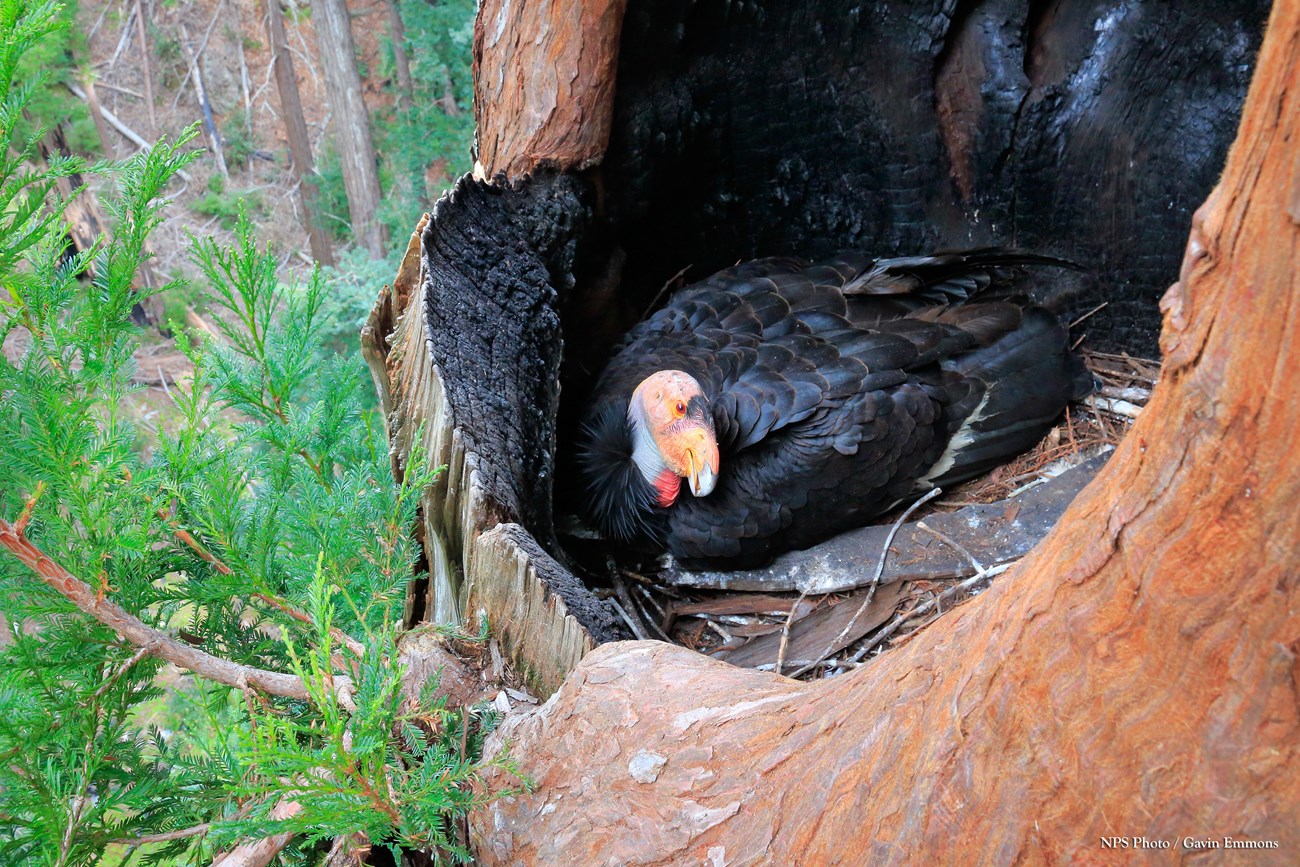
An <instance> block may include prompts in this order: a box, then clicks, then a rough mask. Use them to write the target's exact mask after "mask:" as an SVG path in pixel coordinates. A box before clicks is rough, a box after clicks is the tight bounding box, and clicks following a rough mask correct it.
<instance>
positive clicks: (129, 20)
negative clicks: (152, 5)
mask: <svg viewBox="0 0 1300 867" xmlns="http://www.w3.org/2000/svg"><path fill="white" fill-rule="evenodd" d="M134 23H135V7H134V6H132V7H131V9H130V11H129V12H127V13H126V25H125V26H124V27H123V28H122V35H121V37H120V38H119V39H118V40H117V50H116V51H114V52H113V59H112V60H110V61H108V68H109V69H112V68H113V67H114V66H116V65H117V59H118V58H119V57H121V56H122V51H123V49H125V48H126V43H127V40H129V39H130V38H131V25H132V24H134Z"/></svg>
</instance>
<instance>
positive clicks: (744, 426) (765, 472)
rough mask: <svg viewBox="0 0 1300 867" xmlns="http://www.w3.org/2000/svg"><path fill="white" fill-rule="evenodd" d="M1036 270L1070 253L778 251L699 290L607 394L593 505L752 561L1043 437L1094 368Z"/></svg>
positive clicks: (635, 526)
mask: <svg viewBox="0 0 1300 867" xmlns="http://www.w3.org/2000/svg"><path fill="white" fill-rule="evenodd" d="M1022 264H1056V265H1060V264H1064V263H1060V262H1058V261H1056V260H1049V259H1044V258H1041V257H1034V256H1027V255H1022V254H1015V253H1009V252H1002V251H993V250H988V251H975V252H971V253H966V254H951V255H941V256H930V257H915V258H908V259H888V260H880V261H873V260H871V259H869V258H866V257H861V256H842V257H839V258H837V259H835V260H832V261H830V262H826V263H821V264H818V265H813V266H808V265H806V264H804V263H802V262H800V261H798V260H794V259H762V260H756V261H753V262H748V263H745V264H743V265H739V266H737V267H734V268H730V269H728V270H726V271H722V272H720V273H718V274H715V275H714V276H712V277H710V278H709V279H707V280H704V281H703V282H700V283H697V284H694V285H692V286H688V287H686V288H685V289H682V290H681V291H679V292H678V293H677V294H676V295H675V296H674V297H673V298H672V299H671V300H670V302H669V303H668V305H667V306H666V307H665V308H663V309H662V310H660V311H658V312H657V313H655V314H654V315H653V316H651V317H650V318H649V319H647V320H646V321H644V322H642V323H641V324H639V325H637V326H636V327H635V328H634V329H633V330H632V331H631V332H630V333H629V334H628V335H627V337H626V339H625V341H624V344H623V346H622V348H621V349H620V350H619V351H618V353H617V354H616V355H615V357H614V358H613V359H612V360H611V361H610V363H609V365H608V366H607V368H606V369H605V371H604V373H603V374H602V375H601V377H600V380H599V382H598V383H597V386H596V388H595V390H594V394H593V397H592V400H591V403H590V410H589V412H588V414H587V417H586V421H585V423H584V426H583V441H582V443H581V445H580V448H581V462H582V467H583V472H584V475H585V483H586V486H587V491H588V502H589V511H590V514H591V517H592V518H593V519H594V520H595V522H596V523H597V525H598V526H599V527H600V528H601V529H602V531H603V532H604V533H605V534H606V535H607V536H609V537H610V538H613V539H615V540H618V541H620V542H624V543H629V544H633V545H636V546H639V547H646V546H654V547H662V548H664V549H666V550H668V551H669V552H670V553H672V554H673V555H674V556H675V557H676V558H678V560H680V561H681V562H682V563H683V564H684V565H686V566H688V567H691V566H697V567H703V566H705V565H709V566H717V565H722V564H725V565H727V566H730V567H732V568H747V567H754V566H759V565H763V564H764V563H766V562H767V561H768V560H770V559H771V558H772V557H774V556H776V555H777V554H779V553H781V552H783V551H786V550H789V549H792V548H803V547H807V546H809V545H812V544H814V543H816V542H818V541H820V540H822V539H825V538H826V537H828V536H830V535H833V534H835V533H838V532H840V531H843V530H845V529H848V528H851V527H855V526H859V525H861V524H863V523H865V522H867V521H869V520H870V519H871V518H873V517H875V516H877V515H879V514H880V513H881V512H883V511H886V510H888V509H889V508H890V507H891V506H893V505H894V504H895V503H897V502H898V501H899V500H900V499H903V498H906V497H908V496H909V495H911V494H913V493H914V492H915V491H917V490H918V489H921V488H927V487H931V486H934V485H947V484H952V483H954V482H956V481H960V480H962V479H966V478H970V477H972V476H974V475H977V474H979V473H981V472H984V471H986V470H988V469H990V468H992V467H993V466H996V465H997V464H999V463H1001V462H1004V461H1006V460H1007V459H1009V458H1011V457H1013V456H1014V455H1016V454H1017V453H1019V452H1021V451H1023V450H1025V449H1027V448H1028V447H1030V446H1032V445H1033V444H1034V443H1035V442H1037V441H1038V440H1039V439H1040V438H1041V437H1042V436H1043V434H1044V433H1046V431H1047V430H1048V429H1049V428H1050V426H1051V425H1052V424H1053V423H1054V421H1055V420H1056V418H1057V417H1058V416H1059V415H1060V413H1061V411H1062V409H1063V408H1064V407H1065V405H1066V403H1067V402H1068V401H1069V400H1070V399H1071V398H1072V397H1075V396H1079V395H1081V394H1083V393H1086V391H1087V390H1088V388H1089V387H1090V380H1089V378H1088V377H1087V375H1086V373H1085V371H1084V370H1083V367H1082V365H1081V363H1080V362H1079V360H1078V359H1077V358H1076V357H1074V356H1073V355H1071V353H1070V352H1069V348H1068V343H1067V336H1066V330H1065V328H1064V327H1063V326H1062V325H1061V323H1060V322H1059V321H1058V320H1057V318H1056V317H1055V315H1053V314H1052V313H1050V312H1048V311H1047V310H1044V309H1042V308H1038V307H1032V306H1024V305H1022V304H1020V303H1016V302H1014V301H1009V300H1005V299H1006V298H1007V297H1013V296H1008V295H1006V294H1005V293H1001V291H1000V290H1001V283H1002V278H1003V277H1005V276H1006V275H1007V274H1008V273H1009V272H1008V268H1009V267H1010V266H1015V265H1022ZM994 299H1000V300H994ZM665 371H669V372H674V373H672V374H671V375H667V376H665V375H663V372H665ZM677 372H680V373H682V374H685V376H677ZM651 377H654V378H653V379H648V378H651ZM643 384H645V385H644V386H643ZM639 387H640V388H639ZM661 416H662V418H661V420H660V421H655V419H660V417H661ZM701 431H707V432H709V433H710V434H711V435H712V436H714V437H715V438H716V452H715V454H714V455H713V460H712V462H710V460H708V456H707V455H705V454H704V453H703V452H702V451H701V449H702V448H704V447H702V446H700V445H699V442H700V438H702V437H703V436H704V434H703V433H701ZM686 435H690V436H694V437H695V438H696V439H695V440H693V441H692V442H693V443H694V444H693V445H689V446H688V445H681V444H680V443H678V444H676V445H675V444H674V443H675V441H676V438H677V437H679V436H686ZM674 450H676V451H674ZM677 452H680V453H681V455H684V457H683V456H681V455H677V456H674V455H676V454H677ZM674 467H678V469H676V470H674V469H673V468H674ZM674 473H676V475H674ZM683 480H685V481H688V482H689V484H685V483H681V484H679V482H682V481H683Z"/></svg>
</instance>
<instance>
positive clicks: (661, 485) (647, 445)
mask: <svg viewBox="0 0 1300 867" xmlns="http://www.w3.org/2000/svg"><path fill="white" fill-rule="evenodd" d="M627 425H628V431H629V435H630V437H631V440H632V463H633V464H635V465H636V468H637V472H638V473H639V474H640V476H641V479H642V481H644V482H646V483H647V484H648V485H650V486H651V487H652V488H654V491H655V505H657V506H660V507H661V508H664V509H666V508H668V507H669V506H671V505H672V504H673V503H675V502H676V501H677V495H678V494H679V493H681V489H682V478H681V476H679V475H677V474H676V473H674V472H673V471H672V470H670V469H668V465H667V464H665V463H664V458H663V454H662V453H661V452H660V451H659V447H658V446H657V445H655V441H654V437H652V436H651V435H650V431H649V430H647V429H646V425H645V420H644V419H643V418H642V417H641V416H640V415H639V414H638V413H636V412H635V411H633V410H629V411H628V414H627Z"/></svg>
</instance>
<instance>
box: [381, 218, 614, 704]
mask: <svg viewBox="0 0 1300 867" xmlns="http://www.w3.org/2000/svg"><path fill="white" fill-rule="evenodd" d="M429 219H430V217H429V215H428V214H426V215H425V216H424V217H423V218H422V219H421V220H420V222H419V225H418V226H417V227H416V229H415V231H414V232H413V233H412V235H411V240H410V243H409V244H408V245H407V249H406V254H405V256H404V257H403V259H402V263H401V265H400V267H399V268H398V272H397V276H396V277H394V279H393V283H392V286H391V287H388V286H386V287H384V289H383V290H382V291H381V292H380V294H379V297H378V299H377V300H376V302H375V305H374V307H373V308H372V310H371V312H370V316H369V317H368V319H367V320H366V324H365V326H364V328H363V329H362V336H361V343H362V353H363V355H364V357H365V359H366V362H367V364H368V366H369V367H370V372H371V377H372V378H373V379H374V381H375V387H376V390H377V391H378V392H379V397H380V402H381V405H382V407H383V409H384V421H385V426H386V429H387V434H388V441H389V448H390V455H391V458H392V464H393V472H394V476H395V477H396V478H398V479H400V478H401V477H402V473H403V472H404V471H405V468H406V465H407V462H408V461H409V460H410V456H411V453H412V450H413V449H414V447H415V446H416V442H417V438H418V440H419V445H420V446H421V448H422V450H423V451H424V453H425V455H426V456H427V460H428V462H429V465H430V466H433V467H444V468H445V469H443V471H442V472H441V473H439V474H438V477H437V479H436V480H435V481H434V483H433V484H432V485H431V486H430V487H429V488H428V489H427V490H425V491H424V492H423V493H422V494H421V496H420V511H421V520H422V523H423V530H424V539H423V541H424V546H425V555H426V558H427V559H428V563H429V591H428V597H427V599H426V600H425V606H424V612H425V613H424V620H425V622H433V623H460V622H463V621H464V619H465V614H466V613H467V612H472V614H473V616H474V617H476V618H477V617H478V616H479V615H480V614H482V615H485V616H486V617H487V620H488V623H489V625H490V628H491V629H492V631H493V633H494V634H496V635H497V636H498V637H499V638H500V639H501V643H502V646H503V647H504V648H505V649H506V652H507V654H508V655H509V657H510V659H511V661H512V662H513V663H514V664H515V665H516V666H517V667H518V668H519V669H520V670H521V671H523V672H524V673H525V674H526V676H527V678H528V681H529V683H530V684H532V685H533V686H534V687H535V688H536V689H538V690H540V691H542V692H543V693H544V694H545V695H549V694H550V693H551V692H553V691H554V690H556V689H557V688H558V687H559V685H560V684H561V683H562V682H563V681H564V678H565V677H566V676H567V675H568V673H569V672H570V671H571V670H572V669H573V668H574V667H575V666H576V665H577V664H578V662H579V660H581V659H582V657H583V656H585V655H586V653H587V652H588V651H589V650H591V649H592V648H593V647H595V646H596V642H595V641H594V640H593V639H592V637H591V635H590V634H589V633H588V631H587V630H586V628H585V627H583V626H582V624H581V623H579V622H578V621H577V619H575V618H574V617H573V616H572V615H570V614H569V613H568V610H567V608H566V606H565V605H564V602H563V600H562V599H560V597H559V596H558V595H557V594H555V593H552V592H551V590H550V588H548V587H547V586H546V584H545V582H544V581H543V580H542V578H541V577H540V575H539V574H538V569H537V568H536V567H535V565H534V564H533V563H532V555H531V554H530V553H529V552H528V551H525V550H524V549H523V548H521V547H520V545H519V543H518V541H517V538H516V536H515V535H514V533H513V532H511V531H510V530H509V528H511V527H515V525H501V526H498V525H497V522H496V519H495V518H494V517H493V516H492V514H491V509H490V508H488V503H487V497H486V495H485V493H484V490H483V487H482V485H481V484H480V483H479V481H478V466H479V459H478V455H477V454H476V453H475V452H474V450H473V447H472V446H471V445H470V444H467V441H466V439H467V438H466V436H465V433H464V431H463V430H462V429H461V428H459V427H458V426H457V425H456V421H455V419H454V417H453V416H452V411H451V407H450V406H449V404H448V402H447V398H446V390H445V388H444V386H443V378H442V372H441V371H440V370H439V369H438V366H437V365H435V364H434V363H433V359H432V358H431V356H430V354H429V350H428V345H429V341H428V319H427V317H426V316H425V315H424V305H423V304H422V303H415V304H412V303H411V302H412V300H414V299H422V298H423V297H424V295H423V292H422V291H421V289H422V287H423V283H424V277H423V273H422V267H421V260H422V257H421V244H420V239H421V237H422V235H423V233H424V229H425V226H426V225H427V224H428V221H429ZM516 529H517V530H518V532H525V531H524V530H523V528H522V527H517V528H516ZM543 571H544V570H543ZM414 601H415V600H414V599H413V598H412V597H411V595H410V594H409V593H408V596H407V600H406V609H405V612H404V613H405V615H406V620H407V622H408V624H409V623H410V620H411V615H412V612H413V610H414Z"/></svg>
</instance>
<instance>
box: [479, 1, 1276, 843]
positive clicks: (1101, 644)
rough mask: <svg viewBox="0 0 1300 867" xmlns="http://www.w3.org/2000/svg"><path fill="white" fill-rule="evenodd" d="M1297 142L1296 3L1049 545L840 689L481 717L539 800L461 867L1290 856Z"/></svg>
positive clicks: (502, 825)
mask: <svg viewBox="0 0 1300 867" xmlns="http://www.w3.org/2000/svg"><path fill="white" fill-rule="evenodd" d="M1298 140H1300V0H1278V2H1277V3H1276V5H1275V6H1274V9H1273V12H1272V17H1271V21H1270V26H1269V30H1268V34H1267V36H1266V38H1265V43H1264V47H1263V49H1262V52H1261V55H1260V60H1259V64H1258V67H1257V72H1256V75H1255V79H1254V82H1253V84H1252V86H1251V90H1250V95H1249V97H1248V100H1247V103H1246V107H1245V110H1244V115H1243V119H1242V123H1241V127H1240V132H1239V135H1238V138H1237V141H1236V143H1235V144H1234V146H1233V148H1232V150H1231V153H1230V155H1229V159H1228V165H1227V167H1226V169H1225V172H1224V174H1223V177H1222V179H1221V181H1220V183H1219V185H1218V186H1217V187H1216V188H1215V190H1214V192H1213V193H1212V194H1211V196H1210V198H1209V199H1208V200H1207V202H1206V203H1205V204H1204V205H1203V206H1202V207H1201V209H1200V210H1199V211H1198V212H1197V214H1196V217H1195V219H1194V223H1193V227H1192V233H1191V239H1190V241H1189V243H1188V246H1187V252H1186V256H1185V259H1184V262H1183V268H1182V273H1181V277H1180V280H1179V282H1178V283H1177V284H1175V285H1174V286H1173V287H1172V288H1171V289H1170V290H1169V291H1168V293H1167V294H1166V296H1165V298H1164V301H1163V303H1162V309H1163V311H1164V333H1163V337H1162V347H1163V349H1164V352H1165V357H1166V360H1165V368H1164V372H1163V375H1162V380H1161V382H1160V383H1159V385H1158V387H1157V388H1156V390H1155V393H1154V395H1153V397H1152V400H1151V403H1150V405H1149V406H1148V408H1147V410H1146V411H1145V413H1144V414H1143V416H1142V418H1141V419H1140V420H1139V421H1138V423H1137V424H1136V425H1135V426H1134V428H1133V430H1132V432H1131V433H1130V434H1129V435H1128V437H1127V438H1126V439H1125V441H1124V442H1123V444H1122V445H1121V447H1120V448H1119V450H1118V451H1117V452H1116V454H1115V456H1114V457H1113V458H1112V459H1111V461H1110V463H1109V464H1108V465H1107V467H1106V468H1105V469H1104V470H1103V471H1102V473H1101V474H1100V475H1099V477H1098V479H1097V480H1096V481H1095V482H1094V483H1093V484H1092V485H1091V486H1089V487H1088V488H1087V489H1086V490H1085V491H1084V492H1083V493H1081V494H1080V495H1079V497H1078V498H1077V499H1076V500H1075V502H1074V504H1073V505H1072V506H1071V508H1070V509H1069V510H1068V512H1067V513H1066V515H1065V516H1064V517H1063V519H1062V521H1061V523H1060V525H1059V526H1058V527H1057V529H1056V530H1055V531H1054V532H1053V533H1052V534H1051V535H1050V536H1049V537H1048V538H1047V539H1046V540H1045V541H1044V542H1043V544H1041V545H1040V546H1039V547H1038V548H1037V549H1036V550H1035V551H1034V552H1033V553H1031V554H1030V555H1029V557H1027V558H1026V560H1025V561H1023V562H1022V564H1021V565H1020V566H1019V567H1018V568H1016V569H1014V570H1013V571H1012V572H1009V573H1007V574H1006V575H1004V576H1003V577H1002V578H1000V579H999V580H998V581H997V582H996V584H995V586H994V587H993V588H992V589H991V590H989V591H988V592H987V593H984V594H982V595H981V596H979V597H978V598H976V599H975V600H973V601H972V602H971V603H969V604H967V605H965V606H963V607H961V608H959V609H957V610H956V611H954V612H953V613H951V614H950V615H949V616H948V617H946V618H944V619H943V620H941V621H940V622H939V623H938V624H936V625H934V626H931V627H930V628H929V629H928V630H926V631H924V632H923V633H921V634H920V635H919V636H918V637H917V638H915V639H914V640H912V641H911V642H909V643H908V644H906V645H904V646H902V647H901V648H898V649H896V650H894V651H893V652H891V653H889V654H887V655H885V656H884V657H882V658H880V659H878V660H876V661H873V662H871V663H870V664H868V665H866V666H864V667H863V668H862V669H860V670H859V671H857V672H855V673H854V674H852V675H848V676H845V677H841V678H836V679H833V680H825V681H820V682H817V683H814V684H802V683H795V682H792V681H789V680H786V679H784V678H780V677H776V676H772V675H768V674H764V673H758V672H752V671H739V670H736V669H732V668H729V667H728V666H725V665H722V664H719V663H716V662H714V661H711V660H708V659H705V658H703V657H700V656H697V655H695V654H693V653H691V652H689V651H687V650H684V649H681V648H675V647H670V646H668V645H663V644H657V643H652V642H639V643H631V644H612V645H605V646H603V647H601V648H599V649H598V650H596V651H594V652H593V653H591V654H589V655H588V656H587V658H586V659H585V660H584V661H583V663H582V664H581V665H580V666H579V667H578V669H577V670H576V671H575V672H574V673H573V674H572V675H571V676H570V677H569V679H568V680H567V681H566V683H565V684H564V686H563V687H562V688H561V690H560V691H559V693H558V694H557V695H556V696H555V697H554V699H553V700H552V701H551V702H549V703H548V704H547V706H546V707H545V708H543V709H542V710H541V711H539V712H538V713H535V714H532V715H529V716H525V717H520V718H515V719H513V720H510V721H508V722H507V723H506V724H505V725H503V727H502V729H501V731H500V734H499V735H498V739H499V740H498V742H502V741H504V742H506V743H509V744H510V751H511V756H512V757H513V758H514V759H515V760H516V762H517V763H518V765H519V767H520V769H521V770H522V771H523V772H524V773H525V774H527V775H529V776H530V777H531V778H532V779H533V780H535V781H536V783H537V788H536V790H535V791H534V792H533V793H531V794H528V795H524V796H520V797H515V798H511V799H505V800H500V801H497V802H494V803H493V804H491V805H490V806H488V807H487V808H484V809H483V810H481V811H480V812H479V813H478V814H476V816H475V818H474V822H473V833H474V838H475V840H476V842H477V845H478V852H479V855H480V857H481V858H482V860H483V862H484V863H489V864H491V863H507V862H508V863H581V864H604V863H635V864H660V863H695V864H698V863H726V864H749V863H782V864H787V863H788V864H798V863H804V864H830V863H841V862H842V863H877V862H888V863H898V862H904V861H914V860H918V859H923V860H924V861H926V862H961V863H965V862H967V861H970V860H978V861H991V862H995V863H1018V862H1028V863H1044V862H1046V863H1057V862H1084V863H1121V862H1122V863H1128V862H1129V861H1130V860H1131V859H1132V858H1133V855H1134V852H1132V851H1123V850H1115V849H1107V848H1103V844H1102V839H1103V838H1106V837H1115V836H1124V837H1129V838H1133V837H1137V836H1142V837H1145V838H1146V839H1147V840H1148V841H1168V843H1169V844H1170V846H1171V849H1172V852H1170V853H1163V854H1160V855H1159V856H1158V857H1160V858H1161V860H1167V859H1168V857H1169V856H1170V855H1172V856H1181V857H1183V858H1187V857H1189V856H1191V855H1193V854H1195V853H1196V852H1197V851H1199V850H1198V849H1197V848H1196V847H1195V846H1194V845H1192V846H1187V847H1186V848H1184V843H1183V841H1184V840H1186V839H1194V840H1207V839H1208V840H1213V841H1217V842H1219V844H1220V845H1222V841H1223V839H1224V838H1225V837H1232V838H1235V839H1237V840H1253V841H1257V842H1268V843H1272V844H1275V845H1276V847H1277V848H1270V849H1267V850H1265V851H1261V852H1252V853H1251V855H1254V856H1258V858H1257V859H1256V858H1252V859H1251V860H1252V862H1257V863H1291V862H1293V860H1294V858H1295V853H1296V852H1297V851H1300V774H1298V773H1297V754H1298V753H1300V664H1298V663H1297V661H1296V660H1297V652H1298V651H1300V577H1298V576H1300V572H1298V571H1297V570H1298V565H1297V564H1300V510H1298V509H1297V508H1296V505H1295V504H1296V503H1297V501H1300V452H1298V451H1297V450H1296V449H1295V447H1294V437H1295V431H1296V430H1298V429H1300V381H1298V380H1297V379H1296V377H1295V371H1297V370H1300V340H1298V339H1297V338H1296V334H1297V333H1298V332H1300V301H1298V300H1297V299H1300V276H1298V275H1297V273H1296V269H1295V263H1296V261H1297V260H1298V259H1300V169H1298V168H1297V165H1300V164H1297V162H1296V158H1295V142H1296V141H1298ZM1168 170H1169V171H1177V170H1178V167H1177V166H1169V167H1168ZM510 782H511V780H510V779H507V778H506V777H505V776H504V775H503V776H501V777H498V778H496V779H495V780H494V781H493V783H494V784H495V785H498V786H500V785H508V784H509V783H510ZM1144 854H1145V853H1144ZM1218 854H1219V855H1220V856H1222V855H1224V854H1225V853H1224V852H1220V853H1218Z"/></svg>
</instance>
